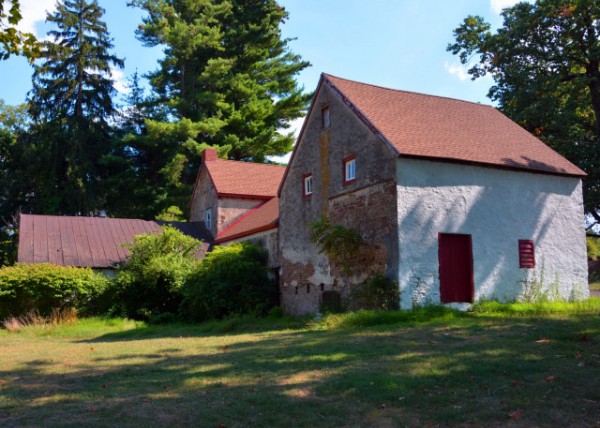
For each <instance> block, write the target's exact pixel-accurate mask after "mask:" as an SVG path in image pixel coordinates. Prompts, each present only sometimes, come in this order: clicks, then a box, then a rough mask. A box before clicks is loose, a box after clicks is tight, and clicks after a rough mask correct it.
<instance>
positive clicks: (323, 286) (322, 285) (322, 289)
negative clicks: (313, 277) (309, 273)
mask: <svg viewBox="0 0 600 428" xmlns="http://www.w3.org/2000/svg"><path fill="white" fill-rule="evenodd" d="M324 290H325V284H323V283H321V291H324Z"/></svg>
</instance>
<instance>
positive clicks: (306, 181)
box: [302, 174, 313, 197]
mask: <svg viewBox="0 0 600 428" xmlns="http://www.w3.org/2000/svg"><path fill="white" fill-rule="evenodd" d="M302 193H303V194H304V196H305V197H307V196H310V195H312V193H313V179H312V174H305V175H304V176H303V178H302Z"/></svg>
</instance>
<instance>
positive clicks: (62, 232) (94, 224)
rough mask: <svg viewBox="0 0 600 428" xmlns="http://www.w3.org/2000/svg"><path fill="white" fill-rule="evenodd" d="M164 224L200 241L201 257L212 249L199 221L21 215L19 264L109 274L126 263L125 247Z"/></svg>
mask: <svg viewBox="0 0 600 428" xmlns="http://www.w3.org/2000/svg"><path fill="white" fill-rule="evenodd" d="M165 225H168V226H173V227H175V228H177V229H179V230H180V231H182V232H183V233H185V234H186V235H188V236H191V237H193V238H196V239H199V240H201V241H202V248H201V249H200V251H199V252H198V257H199V258H202V257H204V255H205V254H206V252H207V251H209V250H210V247H211V245H212V237H211V236H210V234H209V233H208V231H207V230H206V229H205V228H204V224H203V223H200V222H189V223H186V222H165V221H153V220H140V219H126V218H105V217H69V216H51V215H30V214H21V218H20V224H19V251H18V256H17V261H18V262H22V263H51V264H54V265H59V266H75V267H89V268H92V269H98V270H102V271H106V272H107V273H110V271H112V270H114V269H115V268H116V267H117V266H118V265H119V264H121V263H123V262H124V261H125V260H127V257H128V256H129V251H128V250H127V248H126V244H131V243H132V242H133V238H134V237H135V236H136V235H140V234H142V233H157V232H158V231H159V230H160V227H161V226H165Z"/></svg>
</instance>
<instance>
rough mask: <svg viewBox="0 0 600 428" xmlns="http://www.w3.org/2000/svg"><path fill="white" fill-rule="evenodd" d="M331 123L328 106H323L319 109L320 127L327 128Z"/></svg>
mask: <svg viewBox="0 0 600 428" xmlns="http://www.w3.org/2000/svg"><path fill="white" fill-rule="evenodd" d="M330 125H331V119H330V118H329V107H325V108H324V109H323V110H321V128H322V129H328V128H329V126H330Z"/></svg>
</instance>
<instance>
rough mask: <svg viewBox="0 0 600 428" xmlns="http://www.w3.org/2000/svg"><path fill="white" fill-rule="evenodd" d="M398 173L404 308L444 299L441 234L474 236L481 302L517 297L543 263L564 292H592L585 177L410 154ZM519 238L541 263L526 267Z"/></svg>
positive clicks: (476, 280) (564, 294)
mask: <svg viewBox="0 0 600 428" xmlns="http://www.w3.org/2000/svg"><path fill="white" fill-rule="evenodd" d="M396 176H397V186H398V222H399V224H398V234H399V249H400V263H399V273H398V274H399V278H398V279H399V283H400V292H401V307H402V308H403V309H409V308H411V307H412V306H413V305H414V304H427V303H434V304H435V303H439V302H440V284H439V263H438V233H464V234H470V235H471V236H472V242H473V272H474V283H475V301H477V300H480V299H491V298H495V299H499V300H502V301H510V300H514V299H516V298H517V296H518V295H519V294H520V292H521V290H522V283H520V281H522V280H524V279H526V278H527V276H528V275H529V278H531V277H532V275H537V276H538V278H539V276H540V274H541V270H542V269H541V268H542V264H543V265H544V269H543V270H544V277H545V281H544V282H545V283H546V284H549V283H550V282H553V281H555V279H557V280H558V286H559V291H560V293H561V296H562V297H563V298H570V297H571V295H572V293H575V294H576V295H577V296H578V297H580V298H587V297H588V296H589V290H588V282H587V281H588V278H587V256H586V245H585V229H584V219H583V200H582V194H581V180H579V179H578V178H570V177H559V176H552V175H544V174H532V173H526V172H516V171H508V170H500V169H492V168H482V167H476V166H470V165H461V164H451V163H443V162H430V161H425V160H416V159H403V158H400V159H399V160H398V161H397V165H396ZM519 239H532V240H533V241H534V242H535V257H536V268H535V269H519V252H518V240H519Z"/></svg>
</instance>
